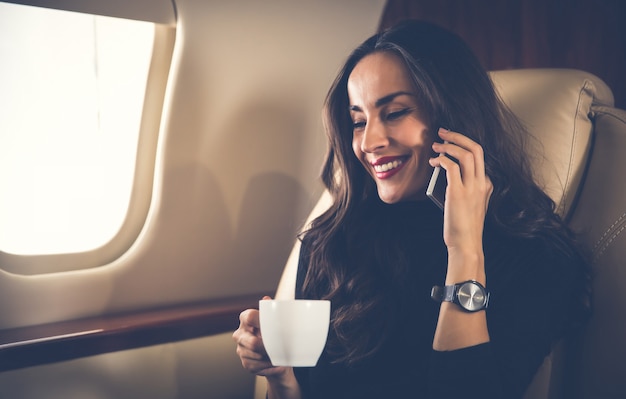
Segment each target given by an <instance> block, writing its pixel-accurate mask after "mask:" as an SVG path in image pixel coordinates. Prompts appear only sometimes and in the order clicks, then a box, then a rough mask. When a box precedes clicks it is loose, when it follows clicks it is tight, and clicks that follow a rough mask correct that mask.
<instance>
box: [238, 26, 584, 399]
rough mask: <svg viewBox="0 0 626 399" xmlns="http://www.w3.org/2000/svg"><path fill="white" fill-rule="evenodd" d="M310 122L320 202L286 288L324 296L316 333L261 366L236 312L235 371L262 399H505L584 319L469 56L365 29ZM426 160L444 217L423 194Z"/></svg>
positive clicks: (504, 120)
mask: <svg viewBox="0 0 626 399" xmlns="http://www.w3.org/2000/svg"><path fill="white" fill-rule="evenodd" d="M325 122H326V130H327V133H328V137H329V141H330V144H329V152H328V155H327V158H326V162H325V165H324V169H323V172H322V179H323V182H324V184H325V185H326V187H327V188H328V190H329V191H330V192H331V193H332V195H333V199H334V201H333V205H332V206H331V207H330V209H329V210H328V211H327V212H326V213H324V214H323V215H321V216H320V217H319V218H317V219H316V220H315V221H314V222H313V223H312V225H311V227H310V228H309V229H308V230H307V231H306V232H304V233H303V235H302V250H301V253H300V261H299V266H298V278H297V284H296V297H298V298H315V299H318V298H319V299H330V300H331V301H332V316H331V330H330V332H329V337H328V342H327V345H326V348H325V350H324V353H323V354H322V357H321V358H320V360H319V362H318V365H317V366H316V367H314V368H295V369H293V368H285V367H272V366H271V364H270V363H269V360H268V358H267V356H266V354H265V351H264V349H263V344H262V339H261V337H260V334H259V332H258V312H257V311H254V310H248V311H245V312H243V313H242V315H241V324H240V327H239V329H238V330H237V331H236V332H235V333H234V339H235V341H236V342H237V343H238V348H237V352H238V354H239V356H240V357H241V360H242V364H243V365H244V367H245V368H246V369H248V370H250V371H251V372H254V373H256V374H258V375H264V376H266V377H267V380H268V396H269V397H270V398H466V397H477V398H478V397H480V398H519V397H522V396H523V394H524V392H525V390H526V388H527V387H528V385H529V383H530V381H531V379H532V377H533V375H534V373H535V372H536V370H537V368H538V367H539V365H540V364H541V363H542V361H543V359H544V357H545V356H546V355H547V354H548V353H549V352H550V348H551V344H552V343H554V342H555V341H556V340H557V339H559V338H560V337H562V336H563V335H564V334H565V333H566V332H567V331H568V330H570V329H571V327H573V326H574V325H575V324H576V323H578V322H581V321H582V320H583V319H584V317H585V316H586V310H587V309H588V299H589V298H588V294H587V292H588V291H587V287H588V281H587V280H588V278H587V276H588V273H587V264H586V262H585V260H584V257H583V256H582V252H581V251H580V249H579V248H578V247H577V245H576V242H575V241H574V239H573V237H572V234H571V232H570V231H569V230H568V229H567V228H566V226H565V225H564V224H563V222H562V221H561V220H560V218H559V217H558V216H557V215H556V214H555V213H554V203H553V202H552V201H551V200H550V199H549V197H548V196H546V195H545V194H544V193H543V192H542V191H541V190H540V189H539V188H538V187H537V185H536V184H535V183H534V182H533V180H532V177H531V172H530V169H529V166H528V164H527V161H526V159H525V158H524V156H523V154H524V150H523V146H522V137H524V135H525V132H524V130H523V128H522V127H521V125H520V124H519V123H518V122H517V121H516V119H515V118H514V117H513V115H512V114H511V113H510V112H509V111H508V110H507V109H506V107H505V106H504V105H503V104H502V103H501V101H500V100H499V99H498V97H497V95H496V94H495V91H494V89H493V86H492V84H491V81H490V79H489V77H488V75H487V74H486V73H485V71H484V70H483V69H482V68H481V66H480V64H479V62H478V61H477V60H476V58H475V57H474V55H473V54H472V52H471V51H470V50H469V48H468V47H467V46H466V45H465V44H464V43H463V42H462V40H460V39H459V38H458V37H457V36H455V35H453V34H452V33H450V32H448V31H445V30H443V29H441V28H438V27H436V26H434V25H431V24H428V23H424V22H418V21H407V22H404V23H401V24H399V25H397V26H396V27H394V28H392V29H390V30H388V31H386V32H383V33H381V34H378V35H375V36H373V37H371V38H370V39H368V40H367V41H365V42H364V43H363V44H362V45H361V46H360V47H358V48H357V49H356V50H355V51H354V52H353V53H352V54H351V55H350V57H349V58H348V60H347V62H346V64H345V66H344V67H343V69H342V70H341V72H340V73H339V76H338V77H337V78H336V80H335V82H334V84H333V86H332V87H331V89H330V92H329V94H328V97H327V101H326V104H325ZM433 167H441V168H443V169H444V170H445V171H446V177H447V189H446V197H445V205H444V210H443V212H442V211H441V210H440V209H439V208H438V207H437V206H436V205H435V204H434V203H433V202H431V201H430V200H429V199H428V198H427V196H426V195H425V192H426V188H427V185H428V183H429V179H430V175H431V173H432V171H433ZM443 286H446V288H443ZM433 287H435V288H433ZM431 289H432V292H431ZM442 293H444V294H445V295H442ZM457 293H459V295H456V294H457ZM465 293H468V295H469V296H466V297H464V296H463V294H465ZM431 294H432V295H431ZM431 296H432V298H431ZM454 298H458V299H459V300H456V301H455V299H454ZM433 299H435V300H433Z"/></svg>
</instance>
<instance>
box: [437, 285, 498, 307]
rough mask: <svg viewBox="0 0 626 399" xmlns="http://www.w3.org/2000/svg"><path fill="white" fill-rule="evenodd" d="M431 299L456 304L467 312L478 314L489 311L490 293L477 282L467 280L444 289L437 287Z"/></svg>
mask: <svg viewBox="0 0 626 399" xmlns="http://www.w3.org/2000/svg"><path fill="white" fill-rule="evenodd" d="M430 297H431V298H432V299H433V300H435V301H437V302H453V303H456V304H457V305H459V306H460V307H461V309H463V310H464V311H466V312H478V311H479V310H483V309H487V305H489V292H488V291H487V289H486V288H485V287H484V286H483V285H482V284H481V283H479V282H478V281H476V280H467V281H464V282H462V283H458V284H454V285H446V286H444V287H441V286H438V285H435V286H434V287H433V289H432V290H431V292H430Z"/></svg>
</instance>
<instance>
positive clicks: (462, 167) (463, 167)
mask: <svg viewBox="0 0 626 399" xmlns="http://www.w3.org/2000/svg"><path fill="white" fill-rule="evenodd" d="M438 134H439V137H441V138H442V139H443V140H444V141H445V142H446V143H443V144H442V143H434V144H433V150H434V151H435V152H437V153H439V154H440V155H441V154H446V155H449V156H450V157H452V158H454V159H456V160H458V163H456V162H454V161H453V160H451V159H450V158H448V157H438V158H435V159H433V160H432V162H431V165H433V166H436V165H437V164H439V165H440V166H441V167H443V168H444V169H446V171H447V172H450V173H451V174H452V176H454V175H455V173H454V172H455V170H457V169H458V170H459V172H460V176H461V177H463V182H464V183H471V182H472V180H473V178H477V179H483V178H484V177H485V158H484V154H483V148H482V147H481V146H480V145H479V144H478V143H476V142H475V141H473V140H472V139H470V138H469V137H467V136H464V135H462V134H460V133H457V132H452V131H449V130H447V129H443V128H440V129H439V132H438Z"/></svg>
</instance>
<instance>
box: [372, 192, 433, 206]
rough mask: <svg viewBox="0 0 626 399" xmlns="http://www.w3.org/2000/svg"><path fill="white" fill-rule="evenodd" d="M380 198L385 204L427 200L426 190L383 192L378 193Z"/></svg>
mask: <svg viewBox="0 0 626 399" xmlns="http://www.w3.org/2000/svg"><path fill="white" fill-rule="evenodd" d="M378 198H380V200H381V201H382V202H384V203H385V204H390V205H391V204H397V203H398V202H404V201H419V200H422V199H424V198H426V188H424V191H423V192H421V191H419V192H386V191H383V192H381V191H380V190H379V191H378Z"/></svg>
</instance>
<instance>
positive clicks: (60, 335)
mask: <svg viewBox="0 0 626 399" xmlns="http://www.w3.org/2000/svg"><path fill="white" fill-rule="evenodd" d="M264 295H268V294H266V293H260V294H254V295H247V296H241V297H236V298H229V299H224V300H219V301H211V302H206V303H194V304H185V305H180V306H175V307H168V308H164V309H157V310H147V311H140V312H132V313H124V314H118V315H110V316H103V317H94V318H88V319H82V320H74V321H65V322H59V323H52V324H45V325H38V326H30V327H21V328H15V329H9V330H0V372H3V371H8V370H16V369H20V368H24V367H32V366H38V365H42V364H48V363H54V362H59V361H65V360H71V359H76V358H80V357H86V356H93V355H99V354H103V353H109V352H116V351H121V350H127V349H133V348H139V347H144V346H150V345H157V344H164V343H170V342H177V341H183V340H187V339H192V338H199V337H203V336H210V335H216V334H221V333H225V332H229V331H234V330H235V329H236V328H237V326H238V325H239V313H241V311H243V310H244V309H248V308H258V301H259V299H261V298H262V297H263V296H264Z"/></svg>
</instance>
